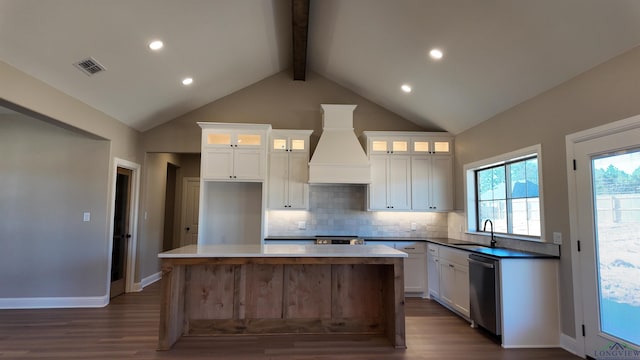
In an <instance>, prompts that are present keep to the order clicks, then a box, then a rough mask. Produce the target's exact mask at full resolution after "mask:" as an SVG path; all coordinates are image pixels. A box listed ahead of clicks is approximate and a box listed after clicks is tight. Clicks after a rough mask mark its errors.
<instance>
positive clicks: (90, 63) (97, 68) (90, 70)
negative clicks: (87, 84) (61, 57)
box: [73, 57, 107, 76]
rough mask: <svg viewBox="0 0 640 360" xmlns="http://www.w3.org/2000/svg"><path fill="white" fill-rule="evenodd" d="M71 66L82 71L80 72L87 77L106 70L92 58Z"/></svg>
mask: <svg viewBox="0 0 640 360" xmlns="http://www.w3.org/2000/svg"><path fill="white" fill-rule="evenodd" d="M73 66H75V67H77V68H78V69H80V70H82V72H83V73H85V74H87V75H88V76H91V75H94V74H97V73H99V72H101V71H105V70H107V69H106V68H105V67H104V66H102V64H100V63H99V62H98V60H96V59H94V58H92V57H88V58H86V59H83V60H80V61H78V62H77V63H74V64H73Z"/></svg>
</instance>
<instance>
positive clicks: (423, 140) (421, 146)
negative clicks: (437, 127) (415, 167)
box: [411, 137, 452, 155]
mask: <svg viewBox="0 0 640 360" xmlns="http://www.w3.org/2000/svg"><path fill="white" fill-rule="evenodd" d="M451 151H452V144H451V139H450V138H438V137H417V138H411V152H412V153H413V154H416V155H417V154H443V155H445V154H451Z"/></svg>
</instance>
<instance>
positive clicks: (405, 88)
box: [400, 84, 411, 93]
mask: <svg viewBox="0 0 640 360" xmlns="http://www.w3.org/2000/svg"><path fill="white" fill-rule="evenodd" d="M400 89H402V91H404V92H406V93H410V92H411V86H409V85H407V84H404V85H402V86H400Z"/></svg>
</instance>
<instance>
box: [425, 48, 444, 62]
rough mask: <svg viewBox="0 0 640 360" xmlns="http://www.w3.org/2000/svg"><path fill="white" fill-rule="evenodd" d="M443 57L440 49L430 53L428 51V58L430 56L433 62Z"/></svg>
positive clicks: (432, 50)
mask: <svg viewBox="0 0 640 360" xmlns="http://www.w3.org/2000/svg"><path fill="white" fill-rule="evenodd" d="M443 55H444V54H443V53H442V50H440V49H431V51H429V56H431V58H432V59H434V60H440V59H442V56H443Z"/></svg>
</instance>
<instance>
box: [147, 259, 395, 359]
mask: <svg viewBox="0 0 640 360" xmlns="http://www.w3.org/2000/svg"><path fill="white" fill-rule="evenodd" d="M403 279H404V276H403V258H401V257H371V258H369V257H347V258H345V257H192V258H190V257H180V258H162V299H161V314H160V316H161V317H160V334H159V342H158V349H159V350H168V349H170V348H171V347H172V346H173V344H174V343H175V342H176V341H177V340H178V339H179V338H180V337H181V336H215V335H223V334H224V335H247V334H251V335H256V334H336V333H344V334H385V336H386V337H387V338H388V339H389V341H390V342H391V345H393V346H395V347H396V348H406V345H405V344H406V343H405V324H404V321H405V319H404V280H403Z"/></svg>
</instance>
